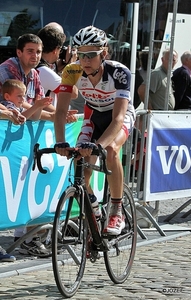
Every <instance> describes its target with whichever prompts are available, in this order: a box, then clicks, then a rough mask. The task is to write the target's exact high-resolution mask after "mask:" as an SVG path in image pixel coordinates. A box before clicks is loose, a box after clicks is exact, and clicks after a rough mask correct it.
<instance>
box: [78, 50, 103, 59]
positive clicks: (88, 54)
mask: <svg viewBox="0 0 191 300" xmlns="http://www.w3.org/2000/svg"><path fill="white" fill-rule="evenodd" d="M102 52H103V50H99V51H89V52H80V51H78V53H77V55H78V57H79V58H85V56H86V57H87V58H88V59H91V58H94V57H96V56H98V55H99V54H101V53H102Z"/></svg>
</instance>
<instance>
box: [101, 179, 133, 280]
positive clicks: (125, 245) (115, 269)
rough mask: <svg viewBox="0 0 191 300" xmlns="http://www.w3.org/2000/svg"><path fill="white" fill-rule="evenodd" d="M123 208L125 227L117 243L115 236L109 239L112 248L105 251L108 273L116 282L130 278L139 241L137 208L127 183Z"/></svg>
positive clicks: (124, 190)
mask: <svg viewBox="0 0 191 300" xmlns="http://www.w3.org/2000/svg"><path fill="white" fill-rule="evenodd" d="M122 210H123V215H124V217H125V228H124V229H123V230H122V233H121V234H120V235H119V236H118V237H117V238H116V243H113V241H114V239H115V238H114V239H112V238H111V240H108V243H109V245H110V249H109V251H106V252H104V261H105V266H106V269H107V273H108V275H109V277H110V279H111V280H112V281H113V282H114V283H116V284H119V283H123V282H124V281H125V280H126V279H127V278H128V276H129V274H130V271H131V268H132V265H133V261H134V256H135V251H136V243H137V221H136V208H135V203H134V199H133V195H132V193H131V190H130V189H129V187H128V186H127V185H126V184H125V183H124V188H123V205H122ZM123 237H124V238H123Z"/></svg>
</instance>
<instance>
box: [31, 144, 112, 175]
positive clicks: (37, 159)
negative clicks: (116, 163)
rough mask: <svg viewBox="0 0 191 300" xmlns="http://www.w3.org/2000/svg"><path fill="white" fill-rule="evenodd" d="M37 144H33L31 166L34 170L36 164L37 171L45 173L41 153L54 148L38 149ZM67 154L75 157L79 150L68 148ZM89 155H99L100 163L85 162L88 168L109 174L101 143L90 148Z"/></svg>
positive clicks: (53, 150) (51, 151) (48, 152)
mask: <svg viewBox="0 0 191 300" xmlns="http://www.w3.org/2000/svg"><path fill="white" fill-rule="evenodd" d="M39 146H40V145H39V144H35V145H34V150H33V159H34V162H33V166H32V170H33V171H34V170H35V167H36V165H37V167H38V170H39V172H41V173H43V174H46V173H47V170H45V169H43V167H42V164H41V157H42V155H43V154H50V153H56V150H55V148H42V149H39ZM69 154H70V156H71V157H77V156H79V155H80V153H79V151H78V150H76V149H72V150H69ZM91 155H96V156H99V158H100V165H99V166H97V165H92V164H87V165H88V166H89V167H90V168H92V169H93V170H96V171H99V172H103V173H105V174H106V175H110V174H111V173H112V172H111V171H110V170H108V168H107V165H106V157H107V151H106V150H105V149H104V148H103V147H102V146H101V145H99V144H98V145H96V147H95V148H93V149H92V153H91Z"/></svg>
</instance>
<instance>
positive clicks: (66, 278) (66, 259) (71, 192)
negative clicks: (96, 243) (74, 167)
mask: <svg viewBox="0 0 191 300" xmlns="http://www.w3.org/2000/svg"><path fill="white" fill-rule="evenodd" d="M75 193H76V188H75V187H69V188H67V189H66V190H65V192H63V194H62V195H61V197H60V200H59V202H58V205H57V208H56V212H55V217H54V223H53V230H52V265H53V273H54V278H55V281H56V285H57V287H58V290H59V291H60V293H61V294H62V295H63V296H64V297H66V298H71V297H72V296H73V295H74V294H75V293H76V292H77V290H78V288H79V286H80V283H81V280H82V277H83V274H84V270H85V264H86V252H87V221H86V220H85V219H83V218H80V215H79V203H78V201H76V200H75ZM73 200H74V201H75V202H76V205H75V208H76V209H75V211H77V212H75V218H73V217H72V218H71V211H72V208H69V204H68V203H69V201H73ZM65 207H67V208H66V210H65V211H66V214H65V215H66V216H67V214H68V215H69V218H68V220H67V217H65V218H64V220H63V210H64V209H65ZM79 220H81V230H79V228H80V227H79ZM79 231H80V234H79Z"/></svg>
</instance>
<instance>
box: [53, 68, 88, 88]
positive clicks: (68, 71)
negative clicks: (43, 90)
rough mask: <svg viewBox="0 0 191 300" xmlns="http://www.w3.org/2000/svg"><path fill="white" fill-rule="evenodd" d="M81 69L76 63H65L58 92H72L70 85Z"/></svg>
mask: <svg viewBox="0 0 191 300" xmlns="http://www.w3.org/2000/svg"><path fill="white" fill-rule="evenodd" d="M82 73H83V70H82V68H81V66H80V65H79V64H77V63H74V64H69V65H67V66H66V67H65V68H64V70H63V72H62V81H61V85H60V89H59V92H72V87H73V86H74V85H75V84H76V82H77V81H78V79H79V78H80V76H81V75H82Z"/></svg>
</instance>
